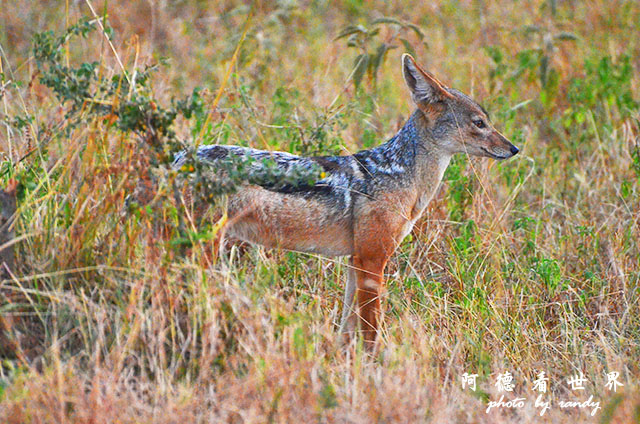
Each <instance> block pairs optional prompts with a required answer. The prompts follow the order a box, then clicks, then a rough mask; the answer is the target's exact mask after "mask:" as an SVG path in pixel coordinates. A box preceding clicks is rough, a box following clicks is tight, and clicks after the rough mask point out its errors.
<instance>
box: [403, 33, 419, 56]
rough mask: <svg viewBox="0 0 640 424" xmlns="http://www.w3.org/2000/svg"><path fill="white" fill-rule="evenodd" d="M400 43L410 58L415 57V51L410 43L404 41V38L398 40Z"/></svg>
mask: <svg viewBox="0 0 640 424" xmlns="http://www.w3.org/2000/svg"><path fill="white" fill-rule="evenodd" d="M400 42H401V43H402V45H403V46H404V49H405V51H406V52H407V53H409V54H410V55H411V56H413V57H416V51H415V50H414V48H413V46H412V45H411V43H410V42H408V41H407V40H405V39H404V38H401V39H400Z"/></svg>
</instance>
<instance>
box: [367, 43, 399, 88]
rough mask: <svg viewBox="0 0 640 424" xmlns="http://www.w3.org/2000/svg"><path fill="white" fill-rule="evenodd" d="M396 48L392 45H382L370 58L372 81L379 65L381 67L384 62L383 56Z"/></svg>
mask: <svg viewBox="0 0 640 424" xmlns="http://www.w3.org/2000/svg"><path fill="white" fill-rule="evenodd" d="M397 47H398V46H394V45H391V44H387V43H382V44H380V46H379V47H378V48H377V49H376V53H375V54H374V55H373V56H372V58H371V70H372V73H373V77H374V79H375V78H376V75H377V74H378V69H380V65H382V62H383V61H384V55H385V54H386V53H387V52H388V51H389V50H391V49H395V48H397Z"/></svg>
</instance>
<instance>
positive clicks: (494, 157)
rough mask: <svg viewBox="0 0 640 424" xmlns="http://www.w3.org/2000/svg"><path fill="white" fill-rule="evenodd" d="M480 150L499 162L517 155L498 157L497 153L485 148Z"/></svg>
mask: <svg viewBox="0 0 640 424" xmlns="http://www.w3.org/2000/svg"><path fill="white" fill-rule="evenodd" d="M480 148H481V149H482V150H483V151H484V152H485V153H486V154H487V155H488V156H489V157H490V158H492V159H497V160H503V159H509V158H510V157H512V156H513V155H515V153H514V154H511V155H496V154H495V153H492V152H490V151H488V150H487V149H485V148H484V147H480Z"/></svg>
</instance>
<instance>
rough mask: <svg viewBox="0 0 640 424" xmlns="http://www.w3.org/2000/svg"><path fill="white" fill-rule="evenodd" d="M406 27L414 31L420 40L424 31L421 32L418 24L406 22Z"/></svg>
mask: <svg viewBox="0 0 640 424" xmlns="http://www.w3.org/2000/svg"><path fill="white" fill-rule="evenodd" d="M407 27H408V28H409V29H411V30H413V32H415V33H416V35H417V36H418V37H419V38H420V39H421V40H422V39H423V38H424V33H423V32H422V30H421V29H420V27H419V26H418V25H414V24H407Z"/></svg>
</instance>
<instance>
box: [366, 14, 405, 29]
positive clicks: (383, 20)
mask: <svg viewBox="0 0 640 424" xmlns="http://www.w3.org/2000/svg"><path fill="white" fill-rule="evenodd" d="M380 24H393V25H400V26H402V27H403V26H405V25H404V23H403V22H401V21H399V20H398V19H396V18H389V17H386V16H385V17H382V18H378V19H374V20H373V21H372V22H371V25H380Z"/></svg>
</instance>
